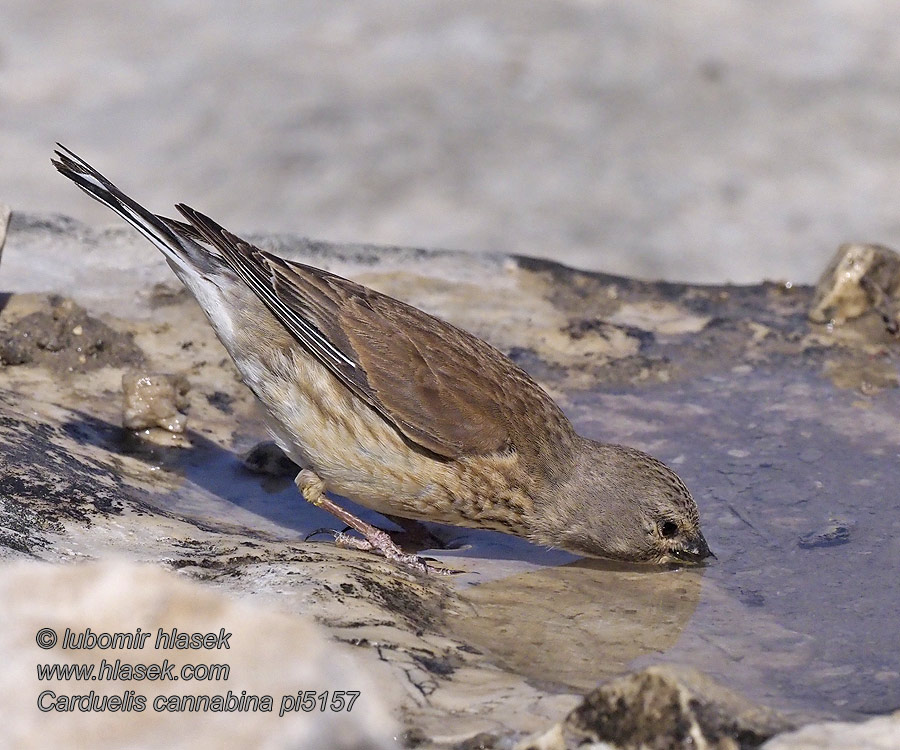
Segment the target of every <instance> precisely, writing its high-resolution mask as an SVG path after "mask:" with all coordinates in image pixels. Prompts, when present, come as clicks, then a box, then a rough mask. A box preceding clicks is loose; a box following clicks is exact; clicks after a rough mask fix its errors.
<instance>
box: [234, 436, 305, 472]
mask: <svg viewBox="0 0 900 750" xmlns="http://www.w3.org/2000/svg"><path fill="white" fill-rule="evenodd" d="M241 460H242V461H243V462H244V468H245V469H247V470H248V471H252V472H253V473H254V474H265V475H267V476H270V477H292V478H293V477H295V476H297V472H299V471H300V467H299V466H297V464H295V463H294V462H293V461H291V459H289V458H288V457H287V456H286V455H284V451H283V450H281V448H279V447H278V446H277V445H276V444H275V441H274V440H264V441H263V442H261V443H258V444H256V445H254V446H253V447H252V448H251V449H250V450H249V451H247V452H246V453H245V454H244V455H243V457H242V459H241Z"/></svg>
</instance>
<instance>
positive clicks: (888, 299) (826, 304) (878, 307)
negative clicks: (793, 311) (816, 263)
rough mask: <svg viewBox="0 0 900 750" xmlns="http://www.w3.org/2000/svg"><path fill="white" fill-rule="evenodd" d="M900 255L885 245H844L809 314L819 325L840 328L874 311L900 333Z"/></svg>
mask: <svg viewBox="0 0 900 750" xmlns="http://www.w3.org/2000/svg"><path fill="white" fill-rule="evenodd" d="M898 301H900V255H898V254H897V253H896V252H895V251H893V250H891V249H890V248H887V247H884V246H882V245H867V244H858V243H848V244H844V245H841V246H840V247H839V248H838V250H837V253H835V255H834V257H833V258H832V259H831V262H830V263H829V264H828V266H827V268H826V269H825V271H824V273H823V274H822V276H821V278H820V279H819V281H818V283H817V284H816V291H815V295H814V296H813V301H812V306H811V307H810V311H809V319H810V320H812V321H813V322H815V323H828V322H831V323H833V324H835V325H840V324H842V323H845V322H847V321H848V320H852V319H854V318H858V317H860V316H861V315H863V314H864V313H867V312H869V311H870V310H875V311H876V312H877V313H878V314H879V315H881V317H882V319H883V320H884V323H885V326H886V327H887V329H888V331H890V332H891V333H897V332H898V330H900V323H898V317H897V312H898V310H897V303H898Z"/></svg>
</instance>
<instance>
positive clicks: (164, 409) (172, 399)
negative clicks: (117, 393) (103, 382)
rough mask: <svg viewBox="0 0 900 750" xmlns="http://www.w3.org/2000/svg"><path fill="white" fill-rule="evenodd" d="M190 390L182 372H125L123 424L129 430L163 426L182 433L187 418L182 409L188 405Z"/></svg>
mask: <svg viewBox="0 0 900 750" xmlns="http://www.w3.org/2000/svg"><path fill="white" fill-rule="evenodd" d="M189 390H190V384H189V383H188V381H187V379H186V378H185V377H184V376H182V375H166V374H162V373H153V374H144V373H139V372H133V371H132V372H127V373H125V374H124V375H123V376H122V391H123V395H124V401H123V411H122V424H123V426H125V427H126V428H128V429H129V430H144V429H147V428H151V427H161V428H162V429H164V430H168V431H169V432H174V433H178V434H180V433H183V432H184V430H185V427H186V426H187V417H186V416H185V415H184V414H183V413H182V412H181V411H180V409H183V408H185V406H186V405H187V398H186V397H187V393H188V391H189Z"/></svg>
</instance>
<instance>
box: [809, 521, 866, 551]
mask: <svg viewBox="0 0 900 750" xmlns="http://www.w3.org/2000/svg"><path fill="white" fill-rule="evenodd" d="M852 528H853V524H852V523H850V522H849V521H844V520H841V519H838V518H832V519H830V520H829V521H828V523H827V524H826V525H825V526H823V527H822V528H821V529H817V530H815V531H810V532H808V533H807V534H804V535H803V536H801V537H800V539H799V541H798V542H797V544H798V545H799V546H800V547H802V548H803V549H816V548H817V547H836V546H837V545H839V544H846V543H847V542H849V541H850V531H851V529H852Z"/></svg>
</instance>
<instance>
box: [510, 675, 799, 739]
mask: <svg viewBox="0 0 900 750" xmlns="http://www.w3.org/2000/svg"><path fill="white" fill-rule="evenodd" d="M790 728H791V726H790V724H789V723H788V722H786V721H785V720H784V719H783V718H782V717H780V716H779V715H778V714H777V713H775V712H773V711H770V710H768V709H764V708H760V707H758V706H753V705H751V704H749V703H748V702H747V701H746V700H745V699H743V698H741V697H740V696H738V695H736V694H735V693H732V692H731V691H729V690H727V689H726V688H723V687H722V686H721V685H717V684H716V683H715V682H713V681H712V680H710V679H709V678H707V677H704V676H703V675H701V674H700V673H699V672H696V671H693V670H685V669H673V668H672V667H650V668H649V669H646V670H644V671H642V672H638V673H636V674H631V675H628V676H627V677H622V678H621V679H618V680H615V681H613V682H611V683H608V684H606V685H603V686H602V687H599V688H597V689H596V690H594V691H592V692H590V693H588V695H586V696H585V698H584V702H582V703H581V705H579V706H578V707H577V708H576V709H575V710H574V711H572V712H571V713H570V714H569V715H568V716H567V717H566V718H565V720H564V721H563V722H562V723H561V724H559V725H558V726H556V727H553V728H552V729H551V730H550V731H549V732H547V733H546V734H544V735H542V736H541V737H537V738H534V739H532V740H528V741H526V742H523V743H521V744H520V745H518V746H517V748H516V750H576V749H577V748H579V747H584V746H585V745H587V744H590V743H600V742H606V743H609V744H610V745H613V746H614V747H616V748H620V750H680V749H682V748H683V750H751V748H756V747H759V746H760V745H761V744H762V743H763V742H765V741H766V740H767V739H768V738H769V737H771V736H772V735H774V734H777V733H778V732H783V731H786V730H788V729H790Z"/></svg>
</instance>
